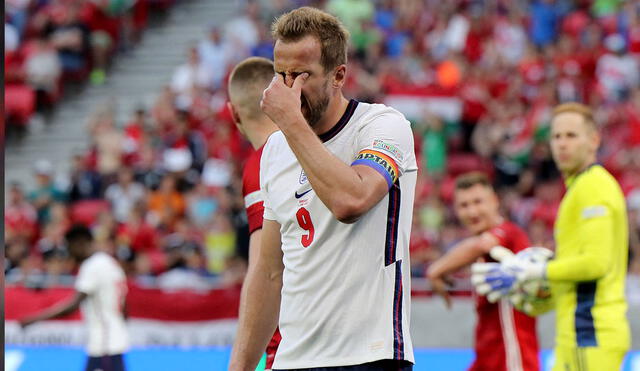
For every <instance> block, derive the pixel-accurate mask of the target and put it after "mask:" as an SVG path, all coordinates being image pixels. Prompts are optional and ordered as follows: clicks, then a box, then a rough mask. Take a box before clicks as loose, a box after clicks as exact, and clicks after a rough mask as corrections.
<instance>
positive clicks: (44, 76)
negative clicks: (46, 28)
mask: <svg viewBox="0 0 640 371" xmlns="http://www.w3.org/2000/svg"><path fill="white" fill-rule="evenodd" d="M25 73H26V80H27V83H29V85H31V87H32V88H33V89H34V90H35V91H36V94H37V97H38V103H37V106H38V107H43V106H45V105H47V104H50V103H51V102H52V101H53V100H54V99H55V97H56V96H57V95H58V84H59V81H60V76H61V74H62V66H61V65H60V60H59V58H58V54H57V53H56V50H55V48H54V47H53V45H52V43H51V42H50V41H49V40H47V39H45V38H36V39H35V40H34V41H33V42H32V44H31V49H30V51H29V53H28V55H27V56H26V60H25Z"/></svg>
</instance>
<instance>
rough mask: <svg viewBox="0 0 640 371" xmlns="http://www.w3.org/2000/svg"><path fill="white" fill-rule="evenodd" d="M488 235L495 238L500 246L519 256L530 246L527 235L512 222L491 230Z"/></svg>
mask: <svg viewBox="0 0 640 371" xmlns="http://www.w3.org/2000/svg"><path fill="white" fill-rule="evenodd" d="M486 233H488V234H490V235H492V236H493V237H495V239H496V240H498V244H499V245H500V246H503V247H506V248H507V249H509V250H511V251H513V253H515V254H517V253H518V252H520V251H522V250H524V249H526V248H528V247H529V246H530V242H529V237H527V234H526V233H525V232H524V231H523V230H522V229H520V228H519V227H517V226H516V225H515V224H513V223H511V222H505V223H502V224H500V225H498V226H495V227H493V228H491V229H489V230H488V231H487V232H486Z"/></svg>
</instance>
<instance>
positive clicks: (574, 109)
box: [551, 102, 598, 131]
mask: <svg viewBox="0 0 640 371" xmlns="http://www.w3.org/2000/svg"><path fill="white" fill-rule="evenodd" d="M562 113H577V114H579V115H581V116H582V118H583V119H584V123H585V124H586V125H587V127H588V128H590V129H593V130H596V131H597V130H598V125H596V120H595V119H594V118H593V110H592V109H591V107H589V106H587V105H586V104H582V103H578V102H567V103H562V104H560V105H558V106H556V107H555V108H554V109H553V112H552V114H551V122H553V119H554V118H556V116H558V115H560V114H562Z"/></svg>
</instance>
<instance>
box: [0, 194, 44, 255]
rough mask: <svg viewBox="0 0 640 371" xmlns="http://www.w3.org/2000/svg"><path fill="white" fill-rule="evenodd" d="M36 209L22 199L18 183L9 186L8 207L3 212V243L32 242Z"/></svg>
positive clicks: (36, 219)
mask: <svg viewBox="0 0 640 371" xmlns="http://www.w3.org/2000/svg"><path fill="white" fill-rule="evenodd" d="M37 222H38V218H37V213H36V209H35V208H34V207H33V206H32V205H31V204H30V203H29V202H27V200H26V199H25V197H24V191H23V190H22V185H21V184H20V183H15V182H13V183H11V185H10V186H9V200H8V205H7V206H6V208H5V210H4V227H5V241H13V240H14V239H15V240H19V241H25V242H26V243H29V242H32V241H33V238H34V237H35V235H36V232H37Z"/></svg>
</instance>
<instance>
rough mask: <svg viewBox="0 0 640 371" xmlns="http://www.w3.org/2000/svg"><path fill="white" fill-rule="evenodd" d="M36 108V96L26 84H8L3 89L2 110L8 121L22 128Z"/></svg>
mask: <svg viewBox="0 0 640 371" xmlns="http://www.w3.org/2000/svg"><path fill="white" fill-rule="evenodd" d="M35 106H36V94H35V92H34V91H33V89H31V88H30V87H29V86H28V85H26V84H10V85H5V87H4V109H5V117H8V118H9V119H8V121H9V122H12V123H15V124H17V125H21V126H24V125H26V124H27V123H28V122H29V118H30V117H31V115H32V114H33V112H34V110H35Z"/></svg>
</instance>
